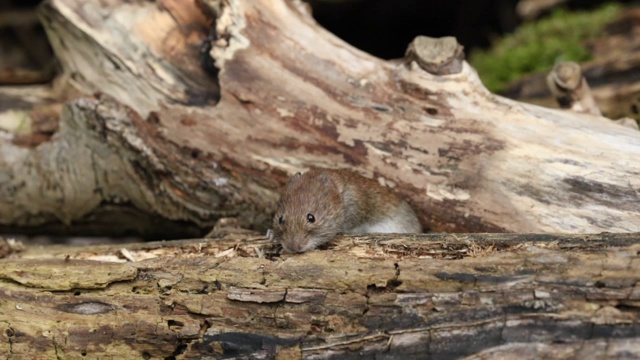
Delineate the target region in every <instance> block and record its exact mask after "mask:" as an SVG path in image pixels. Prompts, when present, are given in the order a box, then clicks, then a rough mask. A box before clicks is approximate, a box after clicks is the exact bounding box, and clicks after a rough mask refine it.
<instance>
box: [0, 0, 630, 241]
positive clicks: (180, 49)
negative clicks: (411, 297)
mask: <svg viewBox="0 0 640 360" xmlns="http://www.w3.org/2000/svg"><path fill="white" fill-rule="evenodd" d="M40 17H41V19H42V22H43V24H44V26H45V28H46V30H47V33H48V35H49V38H50V40H51V43H52V46H53V48H54V49H55V51H56V55H57V57H58V58H59V60H60V63H61V66H62V69H63V74H61V76H60V77H59V78H58V79H57V81H56V83H55V84H54V85H55V86H53V87H51V88H31V89H29V91H25V90H24V89H13V88H9V87H5V88H0V104H7V103H9V104H16V105H15V106H16V107H15V108H10V109H8V108H6V107H5V108H3V110H5V113H4V115H7V118H9V119H13V120H14V121H15V123H14V125H15V126H13V127H11V126H9V128H10V130H8V131H7V130H3V131H2V136H1V137H0V155H1V156H0V231H4V232H7V231H10V232H14V233H15V232H19V233H29V232H30V231H32V232H45V233H49V234H52V233H64V232H65V231H66V232H69V231H70V230H69V229H72V232H74V233H76V234H78V233H81V234H84V233H87V234H91V233H93V234H99V235H103V236H104V235H118V236H121V235H126V234H129V233H142V234H145V235H147V236H149V237H153V238H167V237H177V236H179V237H183V238H184V237H187V236H193V237H197V236H201V235H202V231H203V229H205V228H208V227H210V226H211V225H213V224H214V222H215V221H216V219H218V218H220V217H225V216H232V217H237V218H238V220H239V222H240V224H241V225H243V226H249V227H254V228H261V226H264V224H266V223H268V222H269V219H270V215H271V211H272V210H273V206H274V204H275V201H276V199H277V189H278V188H279V187H280V185H282V184H283V183H284V181H285V180H286V178H287V177H288V175H290V174H292V173H294V172H296V171H301V170H304V169H307V168H309V167H314V166H315V167H332V168H335V167H346V168H352V169H355V170H357V171H359V172H361V173H362V174H363V175H365V176H369V177H373V178H375V179H377V180H378V181H379V182H381V183H384V184H385V185H387V186H390V187H393V188H394V190H395V191H397V192H398V193H399V194H400V195H401V196H402V197H403V198H406V199H407V201H408V202H410V203H411V205H412V206H413V207H414V208H415V209H416V212H417V213H418V214H419V216H420V219H421V221H422V223H423V225H424V227H425V228H429V229H432V230H436V231H449V232H569V233H578V232H594V233H597V232H601V231H620V232H632V231H640V206H639V205H638V204H639V203H640V191H639V189H640V176H638V175H640V173H639V172H638V169H640V133H636V132H630V131H628V130H627V129H625V128H623V127H621V126H618V125H616V124H613V123H612V122H611V121H609V120H608V119H605V118H602V117H596V116H590V115H586V114H576V113H572V112H568V111H558V110H551V109H545V108H541V107H536V106H531V105H526V104H523V103H518V102H514V101H510V100H506V99H504V98H501V97H498V96H494V95H492V94H490V93H489V92H488V91H486V89H485V88H484V87H483V86H482V84H481V83H480V81H479V79H478V77H477V76H476V73H475V71H474V70H473V69H472V68H471V67H470V66H469V65H468V64H467V63H466V62H464V61H463V60H462V59H463V57H462V55H463V54H462V52H461V49H460V48H459V47H456V46H455V45H456V44H455V42H454V41H453V39H448V40H446V39H445V40H443V42H441V43H440V45H439V46H442V49H448V50H447V54H450V55H451V56H452V58H449V59H435V58H434V59H431V65H429V59H423V58H420V61H419V64H418V62H416V61H415V60H416V56H418V57H422V56H428V55H425V54H431V55H433V56H436V57H437V56H438V55H442V54H433V51H425V50H429V49H424V46H423V45H424V44H437V43H438V42H432V41H430V40H429V41H425V39H424V38H419V39H417V41H416V42H415V43H414V46H413V47H412V51H410V52H409V54H410V56H409V58H407V59H404V60H403V61H382V60H380V59H376V58H374V57H372V56H369V55H368V54H365V53H362V52H360V51H358V50H356V49H354V48H352V47H350V46H349V45H348V44H345V43H344V42H342V41H340V40H339V39H337V38H336V37H334V36H333V35H331V34H329V33H327V32H326V31H324V30H323V29H322V28H320V27H319V26H318V25H317V24H316V23H315V22H314V21H313V19H312V18H311V17H309V15H308V13H307V11H306V10H305V9H304V8H303V7H301V6H300V3H299V2H298V1H288V2H286V1H282V0H276V1H251V2H242V1H232V0H229V1H213V0H212V1H198V2H193V1H188V0H164V1H159V2H134V3H131V2H128V1H110V2H108V3H104V2H97V1H88V2H87V1H79V0H53V1H49V2H45V3H44V4H43V7H42V9H41V11H40ZM418 40H419V41H418ZM203 41H204V42H205V44H207V46H205V47H204V48H203V47H202V46H201V44H202V42H203ZM421 44H422V45H421ZM429 46H431V45H429ZM203 49H208V50H207V51H204V52H203ZM443 51H444V50H443ZM445 57H446V56H445ZM412 59H413V60H412ZM439 66H441V67H442V69H441V70H443V72H441V73H439V75H435V74H432V73H429V72H428V71H425V70H424V69H440V67H439ZM456 71H457V72H456ZM95 93H99V94H102V95H98V96H94V95H93V94H95ZM2 100H4V101H2ZM5 106H6V105H5ZM61 108H62V109H63V110H60V109H61ZM7 110H18V112H17V113H16V112H11V113H9V112H8V111H7ZM45 110H46V111H45ZM11 114H13V115H11ZM11 116H13V117H11ZM24 119H26V120H24ZM19 120H20V121H19ZM22 120H24V121H26V123H27V124H28V125H29V126H26V130H25V127H21V126H20V124H23V122H21V121H22ZM36 120H38V121H36ZM9 122H10V121H9ZM10 123H11V122H10ZM52 123H53V125H52ZM38 124H40V125H38ZM23 125H24V124H23ZM45 125H46V126H45ZM585 144H588V146H586V145H585ZM622 158H623V159H624V161H621V159H622ZM114 224H115V226H114ZM30 229H31V230H30ZM261 229H263V227H262V228H261Z"/></svg>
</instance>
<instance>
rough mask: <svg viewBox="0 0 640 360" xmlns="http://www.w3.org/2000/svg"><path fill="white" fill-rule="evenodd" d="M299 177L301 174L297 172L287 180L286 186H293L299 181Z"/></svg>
mask: <svg viewBox="0 0 640 360" xmlns="http://www.w3.org/2000/svg"><path fill="white" fill-rule="evenodd" d="M301 177H302V173H301V172H297V173H295V174H294V175H293V176H292V177H290V178H289V180H288V181H287V184H293V183H294V182H296V181H298V180H300V178H301Z"/></svg>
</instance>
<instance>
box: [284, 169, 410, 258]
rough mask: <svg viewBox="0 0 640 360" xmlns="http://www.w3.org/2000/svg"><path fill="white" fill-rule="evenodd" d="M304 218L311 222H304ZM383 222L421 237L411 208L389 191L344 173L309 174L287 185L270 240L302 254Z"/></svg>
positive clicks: (292, 179) (346, 172) (294, 177)
mask: <svg viewBox="0 0 640 360" xmlns="http://www.w3.org/2000/svg"><path fill="white" fill-rule="evenodd" d="M308 214H312V215H313V216H314V217H315V222H313V223H312V222H309V221H308V219H307V216H308ZM280 217H282V218H283V220H284V223H283V224H280V222H279V220H280ZM381 222H382V223H385V224H391V225H393V228H394V229H399V230H397V231H394V232H421V226H420V223H419V221H418V219H417V217H416V215H415V213H414V212H413V210H412V209H411V207H410V206H409V205H408V204H407V203H405V202H404V201H402V200H401V199H399V198H398V197H397V196H396V195H395V194H394V193H392V192H391V191H390V190H389V189H388V188H386V187H383V186H381V185H379V184H378V183H377V182H375V181H373V180H370V179H367V178H364V177H362V176H360V175H358V174H356V173H353V172H351V171H347V170H311V171H308V172H307V173H305V174H300V173H298V174H296V175H294V176H292V177H291V178H290V179H289V181H288V182H287V185H286V186H285V188H284V190H283V192H282V195H281V198H280V201H279V203H278V207H277V210H276V213H275V216H274V219H273V235H274V238H275V239H276V240H277V241H279V242H280V243H281V244H282V246H283V248H284V249H285V250H286V251H290V252H304V251H308V250H311V249H314V248H316V247H317V246H318V245H322V244H324V243H327V242H329V241H330V240H332V239H333V238H334V237H335V236H336V235H337V234H338V233H350V232H354V230H355V232H369V231H368V230H367V228H371V225H372V224H377V223H381Z"/></svg>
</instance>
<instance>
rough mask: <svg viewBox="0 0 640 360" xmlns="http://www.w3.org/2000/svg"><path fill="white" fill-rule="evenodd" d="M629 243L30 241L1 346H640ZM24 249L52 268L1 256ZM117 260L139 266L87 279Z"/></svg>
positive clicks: (61, 352) (605, 238)
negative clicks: (296, 246) (284, 249)
mask: <svg viewBox="0 0 640 360" xmlns="http://www.w3.org/2000/svg"><path fill="white" fill-rule="evenodd" d="M122 248H126V249H127V250H128V252H130V253H131V254H132V255H133V256H134V257H137V258H146V259H147V260H144V261H138V262H128V261H126V259H124V258H122V256H121V254H120V250H121V249H122ZM639 253H640V234H607V233H604V234H593V235H549V234H545V235H536V234H519V235H518V234H449V235H447V234H428V235H427V234H425V235H407V236H403V235H371V236H355V237H340V238H338V239H337V240H336V241H335V242H333V243H331V245H329V246H328V247H327V248H326V249H324V250H317V251H312V252H308V253H304V254H296V255H286V254H278V253H277V251H276V248H275V247H274V245H273V244H272V243H271V242H269V241H268V240H266V239H265V238H263V237H261V236H259V235H257V234H256V235H255V236H247V234H246V233H240V234H237V233H229V234H227V235H225V236H224V237H221V238H218V239H212V240H201V239H195V240H185V241H170V242H157V243H136V244H128V245H119V246H106V245H104V246H91V247H65V246H48V247H28V248H26V249H25V250H24V251H23V252H20V253H16V254H12V255H11V257H10V258H7V259H2V260H0V354H9V353H10V354H11V355H13V356H14V357H17V358H32V357H38V356H40V357H55V356H58V357H60V358H75V357H79V356H82V355H83V354H84V355H86V356H89V357H100V356H106V355H109V356H112V357H114V358H115V357H118V358H132V357H147V358H148V357H151V358H165V357H168V356H176V358H178V359H190V358H203V357H206V356H212V357H214V358H219V357H225V356H232V357H233V356H235V357H240V358H256V357H261V358H274V357H279V356H285V355H287V356H292V357H291V358H293V359H297V358H300V357H304V358H315V359H325V358H345V357H347V358H370V357H372V356H374V355H375V357H376V358H389V359H391V358H398V357H402V358H407V359H422V358H425V356H428V357H429V358H438V359H452V358H459V357H463V356H470V358H474V359H486V358H492V357H495V356H501V357H514V356H520V355H521V354H523V353H527V354H528V355H527V356H529V358H533V357H534V356H540V357H545V358H548V359H563V358H567V356H569V357H570V355H572V354H573V355H575V356H578V355H581V354H593V357H589V356H585V357H584V358H586V359H589V358H597V356H603V357H607V358H617V357H618V356H621V355H622V354H627V356H640V345H639V344H640V335H639V334H640V332H639V331H638V329H640V321H639V318H638V317H639V314H640V311H638V309H639V308H640V288H638V285H637V284H639V283H640V257H639V256H638V254H639ZM221 254H225V255H224V256H220V255H221ZM257 256H263V257H261V258H260V257H257ZM89 259H102V260H103V261H93V262H92V261H90V260H89ZM106 259H112V260H113V261H116V262H106V261H105V260H106ZM25 261H33V262H34V263H36V264H40V266H44V264H46V266H47V267H48V268H49V269H50V273H47V272H46V271H25V272H22V273H17V272H16V271H15V270H12V269H15V268H17V267H20V266H23V265H24V264H25ZM89 263H93V264H95V265H94V269H93V270H91V271H90V272H86V271H85V270H86V269H88V268H87V264H89ZM114 266H117V267H124V268H126V269H129V268H131V269H135V276H134V277H133V278H131V277H128V276H129V275H126V276H124V277H123V276H119V275H116V273H113V272H110V271H105V272H106V273H111V276H112V277H111V280H110V283H109V284H107V286H103V285H105V284H100V286H95V285H96V284H91V281H92V279H94V274H95V273H96V272H100V270H106V269H107V267H114ZM25 269H28V268H25ZM51 274H56V276H51ZM69 278H73V279H74V280H73V281H74V282H75V283H76V284H79V285H80V286H78V287H75V288H72V289H70V288H69ZM43 283H46V289H45V288H43V287H42V286H41V284H43ZM525 358H527V357H525ZM581 358H582V357H581Z"/></svg>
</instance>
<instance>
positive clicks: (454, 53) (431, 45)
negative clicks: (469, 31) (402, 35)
mask: <svg viewBox="0 0 640 360" xmlns="http://www.w3.org/2000/svg"><path fill="white" fill-rule="evenodd" d="M463 49H464V47H463V46H462V45H460V44H458V41H457V40H456V38H455V37H452V36H445V37H442V38H432V37H428V36H417V37H416V38H415V39H413V41H412V42H411V44H409V47H408V48H407V52H406V54H405V58H406V59H407V61H408V62H410V61H415V62H416V63H417V64H418V66H420V68H422V70H424V71H426V72H428V73H431V74H434V75H450V74H457V73H459V72H460V71H462V62H463V61H464V51H463Z"/></svg>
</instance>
